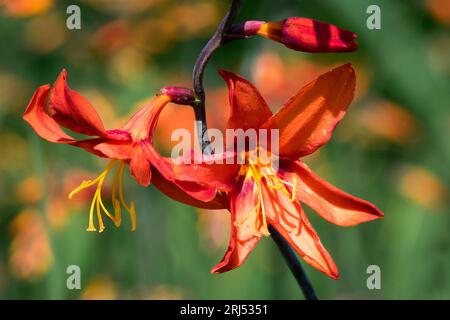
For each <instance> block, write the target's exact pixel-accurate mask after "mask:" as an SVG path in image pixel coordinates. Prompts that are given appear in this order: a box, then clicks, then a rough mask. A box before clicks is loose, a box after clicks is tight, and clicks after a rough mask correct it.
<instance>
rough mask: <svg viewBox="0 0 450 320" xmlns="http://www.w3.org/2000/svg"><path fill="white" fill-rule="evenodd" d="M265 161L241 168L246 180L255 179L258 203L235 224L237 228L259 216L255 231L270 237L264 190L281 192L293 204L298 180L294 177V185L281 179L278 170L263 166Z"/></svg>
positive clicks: (270, 166)
mask: <svg viewBox="0 0 450 320" xmlns="http://www.w3.org/2000/svg"><path fill="white" fill-rule="evenodd" d="M263 163H264V162H263V161H260V160H259V159H258V160H257V161H256V162H255V163H246V164H245V165H243V166H241V169H240V172H239V175H243V176H245V179H246V180H247V179H253V181H254V183H255V185H256V188H257V197H258V202H257V204H256V206H255V207H254V208H253V209H252V210H251V211H250V212H248V213H247V214H246V215H245V216H244V217H242V219H240V220H239V221H236V222H235V225H236V226H241V225H242V224H243V223H244V222H245V221H246V220H248V219H249V218H250V217H251V216H253V215H257V217H256V219H255V224H256V225H255V229H256V230H260V234H263V235H265V236H266V237H268V236H270V232H269V229H268V223H267V214H266V209H265V206H264V195H263V188H264V187H265V189H266V190H267V191H268V192H269V196H270V193H273V192H277V191H281V192H283V193H284V194H285V195H286V196H288V197H289V200H290V201H291V202H294V200H295V194H296V188H297V179H296V177H295V176H294V178H293V179H294V180H293V182H292V183H290V182H288V181H285V180H283V179H281V178H280V177H279V176H278V174H277V170H275V168H274V167H273V166H272V165H271V164H270V163H269V164H263ZM288 187H290V188H291V190H292V191H291V192H290V191H289V190H288Z"/></svg>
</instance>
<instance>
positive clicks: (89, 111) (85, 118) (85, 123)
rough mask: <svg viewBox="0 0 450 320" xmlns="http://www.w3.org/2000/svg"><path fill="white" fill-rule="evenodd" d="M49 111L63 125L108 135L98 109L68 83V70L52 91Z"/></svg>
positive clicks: (79, 131)
mask: <svg viewBox="0 0 450 320" xmlns="http://www.w3.org/2000/svg"><path fill="white" fill-rule="evenodd" d="M49 112H50V114H51V115H52V117H53V118H54V119H55V120H56V121H57V122H58V123H59V124H61V125H62V126H64V127H66V128H67V129H70V130H72V131H74V132H77V133H81V134H86V135H88V136H99V137H104V136H106V130H105V128H104V126H103V123H102V120H101V119H100V117H99V115H98V114H97V111H95V109H94V107H93V106H92V105H91V104H90V102H89V101H88V100H87V99H86V98H85V97H83V96H82V95H80V94H79V93H78V92H76V91H74V90H71V89H70V88H69V86H68V85H67V72H66V70H63V71H62V72H61V74H60V75H59V77H58V79H57V80H56V82H55V84H54V86H53V89H52V91H51V93H50V99H49Z"/></svg>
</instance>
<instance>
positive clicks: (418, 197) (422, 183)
mask: <svg viewBox="0 0 450 320" xmlns="http://www.w3.org/2000/svg"><path fill="white" fill-rule="evenodd" d="M398 189H399V191H400V192H401V193H402V194H403V195H404V196H405V197H407V198H408V199H410V200H412V201H414V202H416V203H418V204H419V205H421V206H423V207H425V208H428V209H441V208H443V207H444V205H445V204H446V203H448V199H449V190H448V188H447V187H446V186H445V185H444V183H442V181H441V180H440V179H439V178H438V177H437V176H436V175H435V174H434V173H432V172H431V171H429V170H428V169H426V168H424V167H419V166H407V167H405V168H403V170H402V172H401V174H400V179H399V183H398Z"/></svg>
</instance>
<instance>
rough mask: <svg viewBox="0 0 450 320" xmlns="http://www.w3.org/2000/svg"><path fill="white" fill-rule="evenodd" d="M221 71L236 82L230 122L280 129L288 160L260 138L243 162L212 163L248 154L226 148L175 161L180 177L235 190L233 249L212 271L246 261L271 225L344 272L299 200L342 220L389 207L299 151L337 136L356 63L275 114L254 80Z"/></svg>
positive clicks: (311, 256) (333, 273)
mask: <svg viewBox="0 0 450 320" xmlns="http://www.w3.org/2000/svg"><path fill="white" fill-rule="evenodd" d="M221 75H222V77H223V78H224V79H225V80H226V81H227V83H228V87H229V96H230V106H231V114H230V118H229V120H228V128H230V129H243V130H248V129H269V130H272V129H274V130H278V131H279V157H280V161H279V168H277V167H276V166H275V164H274V162H273V161H271V162H268V161H267V158H264V157H262V156H261V149H264V148H266V150H265V152H264V153H265V154H266V155H267V153H268V152H269V148H267V146H263V145H261V144H260V141H258V145H256V146H253V147H252V148H250V147H248V148H247V149H246V150H245V152H244V153H243V155H244V160H245V161H244V163H243V164H237V161H235V162H233V163H234V164H226V162H225V163H223V164H221V163H220V162H216V163H215V164H213V165H211V164H208V161H210V160H212V158H214V159H217V158H219V159H223V158H225V157H227V160H228V157H234V158H236V157H238V156H239V157H241V156H242V154H239V155H238V154H236V153H234V154H233V152H226V153H224V154H222V155H214V156H211V157H212V158H210V157H206V159H205V160H206V161H205V162H203V163H200V164H189V165H188V164H181V165H178V166H175V174H176V175H177V177H178V178H179V179H182V180H188V181H197V182H200V183H202V184H203V185H204V186H209V187H210V188H213V189H215V190H218V191H221V192H226V193H227V199H228V206H229V208H230V211H231V239H230V243H229V247H228V250H227V252H226V253H225V256H224V257H223V259H222V261H221V262H220V263H219V264H218V265H216V266H215V267H214V268H213V270H212V272H213V273H221V272H225V271H229V270H231V269H234V268H236V267H238V266H240V265H241V264H242V263H243V262H244V261H245V259H246V258H247V256H248V255H249V254H250V252H251V251H252V250H253V248H254V247H255V245H256V244H257V243H258V241H259V240H260V238H261V237H262V236H263V235H264V236H268V235H269V234H270V233H269V225H271V226H272V227H273V228H275V229H276V230H277V231H278V232H279V233H280V234H281V235H282V236H283V237H284V238H285V239H286V240H287V241H288V242H289V243H290V245H291V246H292V247H293V248H294V249H295V250H296V251H297V252H298V253H299V254H300V256H302V257H303V259H304V260H305V261H306V262H307V263H309V264H311V265H312V266H314V267H315V268H317V269H318V270H320V271H322V272H324V273H325V274H327V275H328V276H330V277H332V278H335V279H337V278H338V270H337V267H336V265H335V264H334V262H333V260H332V258H331V256H330V255H329V253H328V252H327V250H326V249H325V248H324V246H323V245H322V243H321V241H320V239H319V237H318V235H317V233H316V232H315V230H314V229H313V227H312V225H311V224H310V223H309V221H308V219H307V217H306V215H305V213H304V211H303V209H302V206H301V204H300V203H299V202H298V201H296V200H300V202H303V203H305V204H307V205H308V206H309V207H311V208H313V209H314V210H315V211H316V212H317V213H318V214H319V215H320V216H321V217H323V218H324V219H326V220H328V221H330V222H332V223H334V224H336V225H339V226H353V225H357V224H359V223H362V222H367V221H371V220H374V219H379V218H381V217H383V213H382V212H381V211H380V210H379V209H378V208H377V207H375V206H374V205H372V204H371V203H369V202H367V201H364V200H362V199H359V198H356V197H353V196H351V195H349V194H347V193H345V192H344V191H341V190H339V189H338V188H336V187H334V186H332V185H331V184H329V183H328V182H326V181H324V180H322V179H320V178H319V177H318V176H317V175H316V174H314V173H313V172H312V171H311V170H310V169H309V168H308V167H307V166H306V165H305V164H304V163H303V162H302V161H300V160H298V158H299V157H304V156H306V155H309V154H311V153H313V152H315V151H316V150H317V149H318V148H320V147H321V146H323V145H324V144H326V143H327V142H328V140H329V139H330V138H331V134H332V132H333V130H334V128H335V127H336V125H337V124H338V123H339V121H340V120H341V119H342V118H343V116H344V115H345V113H346V110H347V108H348V106H349V105H350V103H351V101H352V99H353V95H354V89H355V74H354V70H353V68H352V67H351V65H349V64H346V65H343V66H341V67H338V68H336V69H333V70H331V71H329V72H327V73H325V74H323V75H322V76H320V77H319V78H317V79H316V80H314V81H312V82H310V83H309V84H307V85H306V86H305V87H303V88H302V89H301V90H300V91H299V92H298V93H297V94H296V95H295V96H294V97H292V98H291V99H290V100H289V101H288V102H287V103H286V104H285V105H284V106H283V107H282V108H281V109H280V110H279V111H278V112H277V113H275V114H274V115H272V112H271V110H270V109H269V107H268V105H267V104H266V102H265V101H264V99H263V98H262V97H261V95H260V94H259V92H258V91H257V89H256V88H255V87H254V86H253V85H252V84H251V83H250V82H248V81H247V80H245V79H243V78H242V77H240V76H238V75H236V74H233V73H231V72H226V71H222V72H221ZM258 132H259V131H258ZM266 155H264V156H265V157H267V156H266ZM234 160H236V159H234ZM228 163H229V162H228Z"/></svg>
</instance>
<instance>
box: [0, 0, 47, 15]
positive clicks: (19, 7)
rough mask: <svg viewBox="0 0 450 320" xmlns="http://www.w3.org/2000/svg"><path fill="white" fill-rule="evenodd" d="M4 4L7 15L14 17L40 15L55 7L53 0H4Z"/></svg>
mask: <svg viewBox="0 0 450 320" xmlns="http://www.w3.org/2000/svg"><path fill="white" fill-rule="evenodd" d="M2 2H3V3H2V5H3V7H4V10H5V12H6V14H7V15H9V16H12V17H28V16H32V15H36V14H40V13H42V12H45V11H47V10H48V9H49V8H50V7H52V6H53V0H3V1H2Z"/></svg>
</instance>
